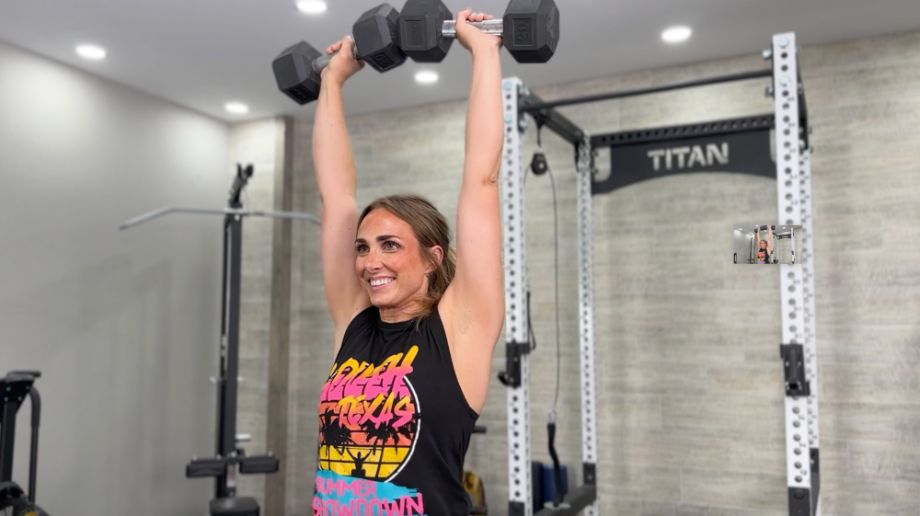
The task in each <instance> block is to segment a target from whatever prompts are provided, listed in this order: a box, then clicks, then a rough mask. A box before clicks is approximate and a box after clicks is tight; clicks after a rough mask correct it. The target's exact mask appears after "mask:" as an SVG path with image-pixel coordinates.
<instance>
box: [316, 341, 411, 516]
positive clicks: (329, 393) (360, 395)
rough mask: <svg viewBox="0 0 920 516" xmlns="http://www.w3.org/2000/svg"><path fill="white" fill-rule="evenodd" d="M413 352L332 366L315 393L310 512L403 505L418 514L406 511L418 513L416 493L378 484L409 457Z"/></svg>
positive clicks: (396, 471) (393, 474)
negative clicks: (316, 416) (314, 463)
mask: <svg viewBox="0 0 920 516" xmlns="http://www.w3.org/2000/svg"><path fill="white" fill-rule="evenodd" d="M418 351H419V349H418V346H412V347H411V348H410V349H409V350H408V351H406V352H405V353H395V354H393V355H390V356H388V357H386V358H384V359H383V360H382V361H381V362H380V364H373V363H369V362H363V361H362V362H359V361H358V360H356V359H354V358H349V359H347V360H345V361H343V362H342V363H341V364H335V365H333V366H332V370H331V372H330V374H329V378H328V380H327V381H326V383H325V385H324V386H323V389H322V392H321V394H320V403H319V426H320V435H319V453H318V460H317V462H318V467H319V470H320V471H319V472H318V474H317V491H316V495H315V496H314V499H313V509H314V513H315V514H324V513H325V512H326V510H327V509H331V508H332V507H330V505H336V506H343V505H344V506H345V507H350V508H358V506H360V507H362V508H363V507H377V506H378V505H377V504H386V503H397V504H401V505H402V506H403V507H405V506H406V504H407V503H409V504H411V509H415V508H416V507H418V510H419V512H415V511H414V510H411V509H410V512H406V513H405V514H422V513H423V510H424V509H423V507H422V504H421V494H417V493H416V492H414V491H413V490H408V489H405V488H399V486H395V485H392V484H391V485H390V486H382V485H380V483H383V482H387V481H389V480H390V479H392V478H393V477H395V476H396V475H397V474H398V473H399V471H400V470H401V469H402V467H403V466H404V465H405V464H406V463H407V462H408V460H409V458H410V457H411V455H412V451H413V449H414V446H415V443H416V440H417V438H418V434H419V431H420V428H421V420H420V414H421V411H420V406H419V403H418V399H417V397H416V394H415V391H414V389H413V387H412V384H411V382H410V381H409V379H408V378H407V375H408V374H409V373H411V372H412V363H413V362H414V361H415V358H416V356H417V355H418ZM349 477H350V478H349ZM359 479H364V480H359ZM368 481H370V482H368ZM321 482H322V483H323V486H324V489H319V486H320V484H321ZM329 486H335V488H331V489H330V488H328V487H329ZM368 486H374V488H373V489H370V488H369V487H368ZM394 488H395V489H394ZM356 490H357V491H356ZM356 493H361V495H360V496H356ZM385 493H386V494H389V495H392V496H394V497H395V498H390V496H385ZM355 504H358V506H356V505H355ZM387 506H389V505H387ZM359 510H360V509H359ZM371 510H372V512H370V513H369V514H374V512H373V509H371ZM317 511H320V512H317ZM360 513H361V514H363V513H364V511H361V512H360Z"/></svg>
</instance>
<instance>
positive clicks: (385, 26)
mask: <svg viewBox="0 0 920 516" xmlns="http://www.w3.org/2000/svg"><path fill="white" fill-rule="evenodd" d="M398 19H399V12H398V11H397V10H396V8H394V7H393V6H391V5H389V4H380V5H378V6H377V7H374V8H373V9H370V10H368V11H367V12H365V13H364V14H362V15H361V16H360V17H359V18H358V21H356V22H355V24H354V26H352V35H353V38H354V41H355V47H354V49H355V57H356V58H357V59H360V60H362V61H364V62H365V63H367V64H368V65H370V66H371V68H373V69H375V70H377V71H378V72H381V73H382V72H386V71H387V70H391V69H393V68H396V67H397V66H399V65H401V64H403V62H404V61H405V60H406V54H405V53H404V52H403V51H402V50H401V49H400V48H399V45H398V44H397V34H396V32H397V27H396V23H397V20H398ZM331 59H332V56H331V55H327V54H324V53H322V52H320V51H319V50H316V49H315V48H313V47H312V46H310V44H308V43H307V42H305V41H301V42H300V43H297V44H296V45H293V46H291V47H288V48H286V49H284V51H283V52H281V54H279V55H278V57H276V58H275V60H274V61H272V71H274V73H275V82H276V83H277V84H278V89H280V90H281V91H282V92H284V94H285V95H287V96H288V97H290V98H292V99H293V100H294V101H295V102H297V103H298V104H306V103H308V102H312V101H314V100H316V98H317V97H319V89H320V82H321V76H320V73H321V72H322V70H323V68H325V67H326V65H328V64H329V61H330V60H331Z"/></svg>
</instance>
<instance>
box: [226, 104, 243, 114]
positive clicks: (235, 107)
mask: <svg viewBox="0 0 920 516" xmlns="http://www.w3.org/2000/svg"><path fill="white" fill-rule="evenodd" d="M224 109H226V110H227V112H228V113H232V114H234V115H245V114H246V113H249V106H247V105H246V104H243V103H242V102H227V103H226V104H224Z"/></svg>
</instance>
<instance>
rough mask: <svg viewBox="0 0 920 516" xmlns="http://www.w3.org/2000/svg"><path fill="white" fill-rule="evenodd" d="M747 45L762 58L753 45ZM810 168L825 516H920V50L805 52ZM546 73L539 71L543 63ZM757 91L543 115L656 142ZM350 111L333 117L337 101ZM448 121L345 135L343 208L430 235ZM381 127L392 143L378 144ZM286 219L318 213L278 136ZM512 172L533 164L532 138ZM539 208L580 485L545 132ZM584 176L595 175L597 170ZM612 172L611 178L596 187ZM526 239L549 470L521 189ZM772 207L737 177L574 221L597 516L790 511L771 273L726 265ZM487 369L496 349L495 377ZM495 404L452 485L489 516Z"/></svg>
mask: <svg viewBox="0 0 920 516" xmlns="http://www.w3.org/2000/svg"><path fill="white" fill-rule="evenodd" d="M763 44H764V47H766V46H767V45H768V44H769V42H768V41H764V42H763ZM801 62H802V67H803V74H804V81H805V85H806V94H807V97H808V103H809V108H810V115H811V121H812V123H813V125H814V131H815V132H814V134H813V140H812V142H813V144H814V147H815V153H814V155H813V158H812V172H813V191H814V203H815V206H814V212H815V232H816V234H815V238H814V242H815V246H816V248H815V256H816V260H817V262H816V264H815V270H816V272H817V277H816V283H817V292H818V299H817V316H818V319H817V335H818V353H819V368H820V371H821V373H820V376H821V385H820V389H821V396H820V399H819V401H820V403H821V433H822V447H821V454H822V486H823V489H824V497H823V498H824V511H823V514H825V516H828V515H840V516H847V515H853V514H860V515H861V514H891V515H905V516H906V515H913V514H918V513H920V478H918V477H920V475H918V473H917V464H920V457H917V452H916V444H917V442H918V439H920V437H918V435H917V432H916V431H915V427H916V426H917V418H918V417H920V416H918V414H920V402H918V400H920V382H918V381H917V378H918V376H917V373H916V371H917V370H918V366H920V353H918V351H917V350H918V349H920V347H918V344H920V340H918V339H920V337H918V336H920V318H918V316H917V314H920V300H918V299H917V296H916V295H915V294H916V289H917V285H918V284H920V265H918V264H917V260H914V259H913V255H914V254H915V253H914V250H913V248H912V247H911V246H912V245H913V242H915V241H916V240H917V238H918V237H920V229H918V228H920V225H918V224H917V221H918V220H920V203H917V202H916V192H917V191H918V189H920V175H918V174H917V167H916V159H915V156H914V155H913V154H914V149H916V148H917V147H918V146H920V132H918V131H917V130H916V128H917V126H918V124H917V122H918V121H920V73H918V72H917V70H920V68H918V67H917V64H918V63H920V32H915V33H908V34H899V35H891V36H885V37H879V38H873V39H867V40H861V41H854V42H844V43H838V44H832V45H824V46H819V47H813V48H804V49H803V50H802V53H801ZM546 66H552V64H551V63H550V64H548V65H546ZM766 66H768V65H767V64H766V63H764V62H763V61H761V59H760V57H759V56H745V57H739V58H735V59H725V60H719V61H713V62H704V63H697V64H693V65H687V66H681V67H673V68H664V69H656V70H649V71H642V72H636V73H631V74H626V75H621V76H616V77H610V78H603V79H597V80H591V81H583V82H578V83H571V84H563V85H559V86H556V87H545V88H536V89H535V92H536V93H537V94H539V95H540V96H542V97H544V98H547V99H551V98H557V97H564V96H572V95H583V94H591V93H599V92H605V91H613V90H625V89H630V88H634V87H641V86H648V85H654V84H662V83H673V82H678V81H682V80H688V79H692V78H697V77H706V76H710V75H719V74H726V73H734V72H740V71H746V70H750V69H756V68H762V67H766ZM766 84H767V82H766V81H751V82H746V83H739V84H732V85H720V86H713V87H707V88H702V89H696V90H688V91H682V92H676V93H667V94H659V95H653V96H648V97H644V98H639V99H629V100H623V101H612V102H605V103H600V104H594V105H584V106H572V107H565V108H561V109H560V111H561V112H562V113H564V114H565V115H566V116H568V117H569V118H571V119H572V120H574V121H576V122H577V123H578V124H580V125H582V126H583V127H584V128H585V129H587V130H588V131H589V132H593V133H601V132H611V131H618V130H628V129H637V128H645V127H654V126H666V125H674V124H680V123H689V122H698V121H706V120H712V119H719V118H723V117H735V116H744V115H753V114H759V113H764V112H769V111H770V110H771V100H770V99H768V98H765V97H764V95H763V89H764V86H765V85H766ZM346 101H347V99H346ZM465 107H466V106H465V101H463V100H457V101H451V102H445V103H441V104H437V105H426V106H419V107H413V108H408V109H401V110H395V111H388V112H382V113H373V114H366V115H360V116H353V117H349V119H348V125H349V129H350V131H351V137H352V143H353V146H354V151H355V159H356V164H357V167H358V175H359V179H358V191H359V198H358V203H359V205H364V204H366V203H367V202H369V201H370V200H372V199H373V198H376V197H378V196H380V195H385V194H388V193H394V192H403V191H411V192H417V193H420V194H422V195H425V196H428V197H429V198H430V199H431V200H432V201H434V202H435V204H437V205H438V206H440V207H441V209H442V210H443V211H444V213H445V214H446V215H447V216H448V219H449V220H450V221H453V220H454V217H455V214H456V192H457V185H458V184H459V180H460V173H461V166H462V156H463V124H464V115H465ZM394 127H398V128H400V130H399V131H393V128H394ZM295 134H296V140H297V142H298V144H297V146H296V148H295V150H294V160H295V163H296V165H295V168H296V170H297V180H296V181H297V182H296V185H295V189H296V192H297V193H296V196H295V198H296V199H297V200H296V201H295V202H297V203H302V205H301V207H300V208H299V209H306V210H307V211H314V212H316V211H317V210H316V209H317V202H318V200H317V195H316V191H315V186H314V182H313V178H312V169H311V163H310V155H309V153H310V148H309V146H310V135H311V124H310V123H309V122H297V123H296V125H295ZM524 141H525V147H524V155H525V156H529V155H530V153H531V152H532V151H533V150H534V149H535V148H536V138H535V134H534V130H533V125H532V124H531V127H530V129H529V130H528V132H527V134H526V135H525V137H524ZM543 147H544V149H545V150H546V153H547V157H548V160H549V163H550V166H551V167H552V169H553V170H554V173H555V177H556V183H557V187H558V198H559V227H560V229H561V231H560V235H559V242H560V251H559V252H560V255H559V259H560V261H559V263H560V267H561V269H560V274H561V278H560V280H561V283H560V302H561V305H560V306H559V307H558V309H559V311H560V323H561V335H562V356H561V362H560V365H561V367H562V378H563V385H562V389H563V390H562V393H561V395H560V412H559V420H558V435H557V447H558V448H559V452H560V455H561V456H562V459H563V461H564V462H566V463H568V464H570V465H571V466H572V467H571V469H572V471H573V478H572V481H576V480H579V479H578V477H579V476H580V471H579V470H580V468H579V467H577V463H578V462H579V461H580V450H581V445H580V440H579V439H580V437H579V427H580V425H579V405H578V391H577V388H576V386H577V374H578V372H577V370H578V363H577V359H578V356H577V352H576V349H577V348H576V342H577V313H576V310H577V306H576V287H577V282H576V270H575V268H574V265H573V264H574V263H576V258H577V257H576V242H575V231H574V228H575V210H574V204H575V177H574V164H573V163H572V162H571V161H572V150H571V147H569V146H568V145H567V144H565V143H563V142H562V141H561V140H559V139H558V138H557V137H555V136H553V135H551V134H549V132H548V131H546V132H544V138H543ZM597 164H598V167H599V168H600V169H601V170H600V172H601V174H606V173H608V172H609V171H608V170H605V167H609V155H608V153H607V151H605V150H600V151H599V155H598V158H597ZM614 172H615V171H614ZM526 188H527V192H526V199H527V201H526V202H527V207H526V209H527V211H526V213H527V220H528V224H527V239H528V251H527V252H528V263H529V270H530V282H531V289H532V292H533V300H532V311H533V321H534V330H535V333H536V337H537V340H538V344H539V347H538V349H537V351H536V353H535V354H534V355H533V356H532V358H531V412H532V421H531V428H532V429H533V444H532V449H533V452H534V458H535V459H539V460H543V461H547V460H548V453H547V452H546V436H545V430H544V429H545V425H546V414H547V412H548V410H549V404H550V402H551V400H552V396H553V382H554V379H555V365H556V357H555V349H554V324H553V314H554V310H556V307H555V306H554V303H553V296H552V292H553V288H554V287H553V274H552V265H553V254H552V252H553V235H552V223H553V219H552V217H553V214H552V204H551V202H552V195H551V192H550V190H549V181H548V179H547V178H545V177H533V176H531V177H528V179H527V186H526ZM775 195H776V186H775V183H774V182H773V181H771V180H768V179H765V178H760V177H754V176H744V175H728V174H696V175H681V176H672V177H667V178H662V179H657V180H653V181H648V182H644V183H639V184H635V185H632V186H630V187H628V188H625V189H623V190H619V191H616V192H613V193H610V194H608V195H604V196H599V197H596V198H595V199H594V209H595V215H594V217H595V241H594V247H595V274H596V280H595V285H596V287H595V288H596V298H597V307H596V320H597V341H598V345H597V362H598V388H597V392H598V410H599V412H600V414H599V422H600V425H599V428H598V431H599V443H598V449H599V452H600V463H599V465H598V473H599V481H600V487H599V493H600V504H601V507H602V508H603V513H604V514H608V515H610V514H623V515H629V516H634V515H644V514H648V515H682V516H689V515H707V516H712V515H745V516H747V515H751V516H752V515H758V516H762V515H777V516H778V515H782V514H786V513H787V509H786V495H785V493H786V487H785V486H786V479H785V469H784V457H785V452H784V441H783V428H784V427H783V409H782V407H783V385H782V370H781V363H780V359H779V353H778V345H779V343H780V338H781V336H780V331H779V330H780V328H779V326H780V324H779V323H780V313H779V308H780V307H779V299H780V297H779V281H778V271H777V269H775V268H771V267H742V266H736V265H733V264H732V263H731V231H732V227H733V225H734V224H736V223H740V222H751V221H762V222H764V223H766V222H771V221H775V220H776V218H777V215H776V198H775ZM296 245H298V247H297V250H295V258H294V259H295V262H296V263H297V264H298V265H297V266H296V267H297V271H298V272H297V273H296V274H295V276H296V275H299V276H297V277H298V279H297V280H295V281H297V283H295V290H294V292H295V294H294V295H295V298H296V299H295V303H294V304H295V308H294V314H295V315H294V319H293V321H292V325H293V328H294V330H293V333H292V335H294V334H296V335H297V337H296V338H294V337H293V336H292V341H293V342H292V350H291V353H292V360H291V371H290V375H291V400H290V404H291V419H290V420H289V428H290V434H289V436H290V441H289V446H288V447H289V450H291V453H290V454H289V456H288V458H289V464H288V465H287V467H288V471H289V472H291V473H290V477H289V479H288V486H289V487H288V503H287V509H288V514H289V515H297V516H300V515H306V514H310V512H311V511H310V497H311V492H312V481H313V474H314V470H315V460H316V459H315V449H316V435H317V422H316V400H317V397H318V391H319V388H320V383H321V378H324V377H325V375H326V374H327V373H328V368H329V367H330V365H331V363H332V353H331V339H332V331H331V324H330V322H329V319H328V316H327V315H326V313H325V306H324V301H323V294H322V282H321V277H320V274H319V260H318V244H317V242H316V240H315V239H311V238H307V239H306V241H304V242H302V243H299V244H296ZM503 366H504V350H503V347H502V346H501V345H499V347H498V348H497V350H496V354H495V356H494V360H493V371H495V372H497V371H498V370H500V368H502V367H503ZM505 418H506V414H505V393H504V390H503V388H502V386H501V385H500V384H499V383H498V381H497V380H494V379H493V382H492V385H491V386H490V393H489V398H488V401H487V403H486V407H485V409H484V411H483V414H482V416H481V418H480V423H481V424H484V425H486V426H487V427H488V430H489V433H488V434H486V435H484V436H483V435H476V436H474V437H473V438H472V442H471V446H470V451H469V454H468V457H467V462H468V466H469V467H470V468H472V469H474V470H475V471H476V472H477V473H478V474H479V475H480V476H482V477H483V479H484V481H485V485H486V490H487V497H488V500H489V502H490V507H489V510H490V514H496V515H503V514H506V511H507V508H506V504H505V500H506V497H507V485H506V483H507V473H506V471H507V458H506V454H507V444H506V442H505V433H506V423H505Z"/></svg>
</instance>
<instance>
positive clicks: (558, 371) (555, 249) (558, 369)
mask: <svg viewBox="0 0 920 516" xmlns="http://www.w3.org/2000/svg"><path fill="white" fill-rule="evenodd" d="M546 172H547V173H548V174H549V182H550V185H551V186H552V190H553V276H554V282H555V285H554V288H553V293H554V296H555V300H554V303H555V304H554V308H555V310H554V312H555V313H556V392H555V394H554V395H553V409H552V412H551V414H552V417H553V419H554V420H555V415H556V407H557V406H558V404H559V384H560V379H561V371H562V367H561V366H560V365H559V364H560V362H561V361H562V349H561V346H560V340H559V217H558V211H557V209H556V180H555V178H554V177H553V170H552V169H551V168H548V167H547V170H546Z"/></svg>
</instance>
